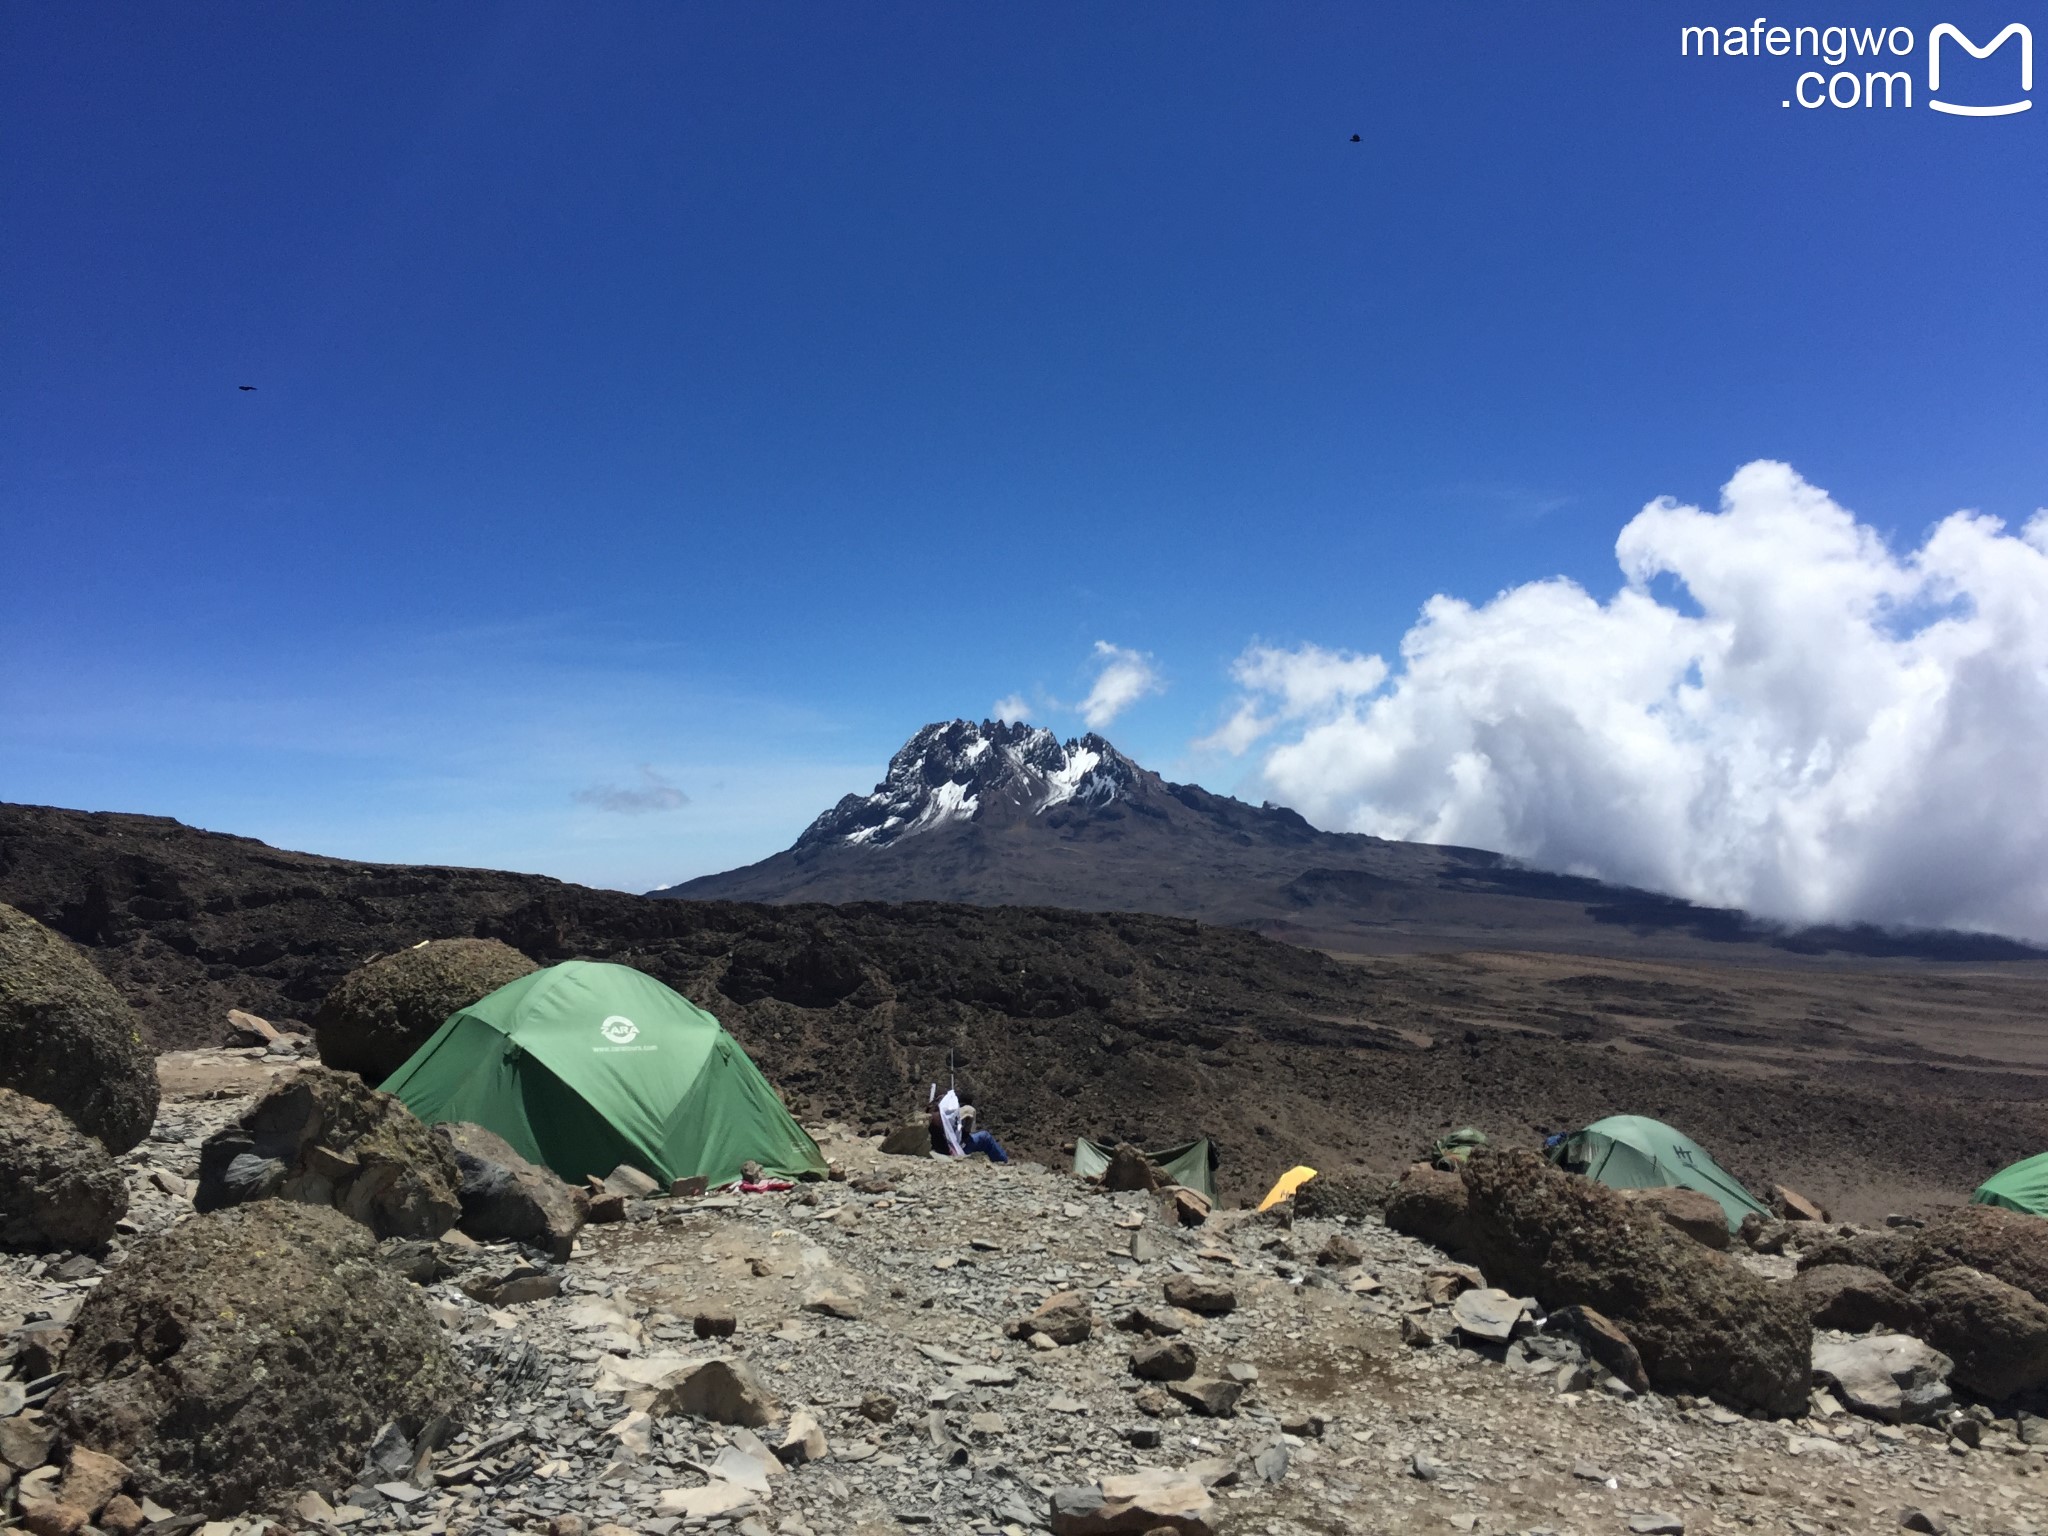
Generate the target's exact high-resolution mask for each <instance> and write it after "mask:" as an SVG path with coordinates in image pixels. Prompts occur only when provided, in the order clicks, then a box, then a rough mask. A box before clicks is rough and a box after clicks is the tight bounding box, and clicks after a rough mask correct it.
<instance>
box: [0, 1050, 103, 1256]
mask: <svg viewBox="0 0 2048 1536" xmlns="http://www.w3.org/2000/svg"><path fill="white" fill-rule="evenodd" d="M127 1214H128V1183H127V1181H126V1180H125V1179H123V1178H122V1177H121V1170H120V1169H118V1168H116V1167H115V1166H114V1160H113V1159H112V1158H110V1157H109V1156H107V1149H106V1148H105V1147H104V1146H102V1145H100V1142H99V1140H98V1138H96V1137H92V1136H88V1135H86V1134H85V1132H83V1131H81V1130H80V1129H79V1128H78V1127H77V1126H75V1125H73V1124H72V1123H71V1120H70V1118H69V1117H68V1116H66V1115H65V1114H63V1113H62V1112H61V1111H59V1110H57V1109H54V1108H52V1107H51V1106H50V1105H48V1104H44V1103H41V1102H40V1101H38V1100H36V1099H31V1098H29V1097H28V1096H27V1095H25V1094H19V1093H16V1092H15V1091H14V1090H13V1089H12V1088H0V1247H6V1248H27V1249H31V1250H33V1251H35V1252H38V1253H43V1252H48V1251H50V1250H52V1249H57V1248H76V1249H86V1248H99V1247H102V1246H104V1245H105V1244H106V1243H107V1241H108V1240H109V1239H110V1238H112V1237H113V1235H114V1223H115V1222H117V1221H119V1220H120V1219H121V1218H122V1217H123V1216H125V1215H127Z"/></svg>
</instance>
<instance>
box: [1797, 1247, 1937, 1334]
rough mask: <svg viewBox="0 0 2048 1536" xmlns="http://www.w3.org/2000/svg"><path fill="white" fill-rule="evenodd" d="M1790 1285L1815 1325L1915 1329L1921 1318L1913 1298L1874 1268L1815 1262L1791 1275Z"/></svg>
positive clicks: (1858, 1330)
mask: <svg viewBox="0 0 2048 1536" xmlns="http://www.w3.org/2000/svg"><path fill="white" fill-rule="evenodd" d="M1790 1285H1791V1288H1792V1291H1793V1294H1794V1295H1796V1296H1798V1297H1799V1299H1800V1301H1801V1302H1802V1303H1804V1305H1805V1307H1806V1309H1807V1315H1808V1316H1809V1317H1810V1318H1812V1320H1813V1326H1814V1327H1816V1328H1834V1329H1838V1330H1839V1331H1841V1332H1843V1333H1868V1332H1869V1331H1870V1330H1871V1329H1873V1328H1888V1329H1890V1330H1891V1331H1892V1332H1894V1333H1917V1332H1918V1331H1919V1330H1920V1325H1921V1323H1922V1321H1923V1319H1922V1317H1921V1313H1920V1309H1919V1307H1917V1306H1915V1305H1914V1304H1913V1298H1912V1297H1910V1296H1908V1295H1907V1294H1906V1293H1905V1292H1904V1291H1902V1290H1900V1289H1899V1288H1898V1287H1897V1286H1896V1285H1894V1284H1892V1282H1891V1281H1890V1280H1888V1279H1886V1278H1885V1277H1884V1276H1883V1275H1882V1274H1880V1273H1879V1272H1878V1271H1876V1270H1874V1269H1863V1268H1861V1267H1859V1266H1857V1265H1854V1264H1816V1265H1815V1266H1814V1267H1813V1268H1811V1269H1802V1270H1801V1271H1800V1272H1799V1273H1798V1274H1796V1275H1794V1276H1793V1277H1792V1279H1791V1281H1790Z"/></svg>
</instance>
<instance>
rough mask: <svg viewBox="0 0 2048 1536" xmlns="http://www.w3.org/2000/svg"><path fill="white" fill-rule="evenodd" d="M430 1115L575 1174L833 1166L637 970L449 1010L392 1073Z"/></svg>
mask: <svg viewBox="0 0 2048 1536" xmlns="http://www.w3.org/2000/svg"><path fill="white" fill-rule="evenodd" d="M384 1091H385V1092H386V1093H392V1094H396V1095H397V1096H398V1097H399V1098H400V1099H401V1100H403V1101H404V1103H405V1106H406V1107H407V1108H408V1109H410V1110H411V1111H412V1112H413V1113H414V1114H416V1115H418V1116H419V1117H420V1119H422V1120H425V1121H427V1122H428V1123H430V1124H431V1123H433V1122H436V1121H443V1120H467V1121H471V1122H473V1123H474V1124H477V1125H481V1126H483V1127H484V1128H485V1129H486V1130H490V1131H496V1132H497V1133H498V1134H499V1135H500V1136H502V1137H504V1138H505V1140H506V1141H508V1142H510V1143H511V1144H512V1146H513V1148H514V1149H515V1150H517V1151H518V1152H519V1153H520V1154H521V1155H522V1156H524V1157H527V1158H529V1159H531V1160H532V1161H534V1162H536V1163H541V1164H544V1165H545V1166H547V1167H549V1168H552V1169H553V1170H554V1171H555V1172H556V1173H558V1174H560V1175H561V1176H562V1177H563V1178H565V1179H568V1180H570V1181H572V1182H574V1181H580V1180H581V1179H583V1178H585V1177H587V1176H589V1175H593V1174H594V1175H597V1176H598V1177H602V1176H604V1175H605V1174H607V1173H610V1172H611V1171H612V1169H614V1168H616V1167H618V1166H619V1164H621V1163H630V1164H632V1165H633V1166H634V1167H636V1168H640V1169H644V1170H645V1171H646V1172H648V1173H650V1174H652V1175H654V1177H656V1178H658V1179H660V1180H661V1181H662V1182H663V1183H665V1184H666V1183H669V1182H672V1181H673V1180H676V1179H680V1178H687V1177H690V1176H692V1175H696V1174H702V1175H703V1176H704V1177H705V1178H706V1179H708V1180H709V1181H710V1182H711V1183H712V1184H714V1185H716V1184H723V1183H728V1182H730V1181H731V1180H733V1179H736V1178H738V1177H739V1175H740V1168H741V1165H742V1164H744V1163H746V1162H749V1161H752V1162H757V1163H759V1164H760V1165H761V1166H762V1167H763V1168H764V1169H767V1170H768V1171H770V1172H772V1173H779V1174H782V1175H784V1176H786V1177H791V1178H794V1177H796V1176H798V1175H822V1174H823V1173H824V1172H825V1159H824V1158H823V1157H822V1156H821V1155H820V1154H819V1152H818V1146H817V1143H816V1142H814V1141H812V1140H811V1138H810V1137H809V1136H807V1135H806V1134H805V1133H804V1130H803V1127H802V1126H800V1125H798V1124H797V1123H796V1121H795V1120H793V1119H791V1118H790V1114H789V1111H788V1110H786V1109H784V1108H783V1107H782V1101H781V1100H780V1099H778V1098H777V1097H776V1096H775V1090H774V1089H773V1088H771V1087H769V1086H768V1080H767V1079H766V1078H765V1077H763V1076H762V1075H761V1071H760V1068H758V1067H756V1066H755V1065H754V1063H753V1062H752V1060H751V1059H749V1058H748V1056H747V1053H746V1052H745V1051H743V1050H741V1049H740V1046H739V1043H738V1042H737V1041H736V1040H734V1039H733V1037H732V1036H731V1035H729V1034H727V1033H726V1032H725V1029H724V1026H722V1025H721V1024H720V1023H719V1022H718V1020H716V1019H714V1018H713V1017H712V1016H711V1015H710V1014H708V1013H706V1012H705V1011H704V1010H703V1009H701V1008H699V1007H697V1006H696V1005H695V1004H694V1003H692V1002H690V1001H689V1000H688V999H687V998H684V997H682V996H681V995H680V994H678V993H676V992H673V991H671V990H669V988H667V987H665V986H663V985H662V984H661V983H660V982H658V981H656V980H655V979H654V978H653V977H652V976H647V975H643V974H642V973H641V972H639V971H636V970H634V969H633V968H632V967H631V966H626V965H610V964H605V963H602V962H598V961H591V960H570V961H567V962H565V963H564V964H561V965H555V966H549V967H548V968H547V969H546V970H541V971H535V972H533V973H532V974H530V975H527V976H522V977H520V978H519V979H518V980H517V981H514V982H510V983H508V984H507V985H505V986H502V987H500V988H498V990H497V991H495V992H493V993H491V994H490V996H488V997H485V998H483V999H481V1000H479V1001H477V1002H474V1003H471V1004H470V1005H469V1006H468V1007H467V1008H463V1009H460V1010H458V1011H457V1012H455V1013H453V1014H451V1015H450V1016H449V1018H448V1021H447V1022H446V1023H444V1024H443V1025H442V1026H441V1027H440V1028H439V1029H438V1030H436V1031H435V1032H434V1034H433V1035H432V1036H431V1037H430V1038H429V1039H428V1040H427V1042H426V1044H424V1045H422V1046H421V1047H420V1048H419V1049H418V1050H417V1051H415V1052H414V1053H413V1055H412V1058H411V1059H410V1060H409V1061H407V1062H406V1063H405V1065H404V1066H402V1067H400V1068H399V1069H398V1070H397V1071H396V1072H394V1073H392V1074H391V1076H390V1077H389V1078H388V1079H386V1081H385V1083H384Z"/></svg>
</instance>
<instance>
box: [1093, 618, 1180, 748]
mask: <svg viewBox="0 0 2048 1536" xmlns="http://www.w3.org/2000/svg"><path fill="white" fill-rule="evenodd" d="M1095 660H1096V663H1097V665H1098V666H1099V668H1100V670H1099V671H1097V672H1096V674H1095V684H1094V686H1093V687H1091V688H1090V689H1089V690H1088V697H1086V698H1085V699H1083V700H1082V701H1081V703H1080V706H1079V707H1080V711H1081V718H1082V719H1083V720H1085V721H1087V723H1088V728H1089V729H1090V730H1095V731H1099V730H1101V729H1102V728H1103V727H1104V726H1106V725H1108V724H1109V723H1110V722H1111V721H1112V720H1114V719H1116V717H1117V716H1118V715H1120V714H1122V713H1123V712H1124V711H1125V710H1127V709H1129V708H1130V707H1131V706H1132V705H1133V704H1135V703H1137V702H1138V700H1140V699H1142V698H1144V697H1145V696H1146V695H1147V694H1150V693H1163V692H1165V691H1166V684H1165V681H1164V680H1163V679H1162V678H1161V677H1160V675H1159V669H1158V668H1157V667H1156V666H1154V665H1153V663H1152V658H1151V657H1150V656H1148V655H1146V654H1145V653H1144V652H1143V651H1132V650H1126V649H1125V648H1124V647H1123V646H1120V645H1111V644H1110V643H1109V642H1108V641H1107V640H1098V641H1096V642H1095Z"/></svg>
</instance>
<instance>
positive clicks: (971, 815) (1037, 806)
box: [796, 720, 1148, 848]
mask: <svg viewBox="0 0 2048 1536" xmlns="http://www.w3.org/2000/svg"><path fill="white" fill-rule="evenodd" d="M1146 777H1148V775H1146V774H1145V772H1144V770H1143V769H1141V768H1139V767H1138V765H1137V764H1136V763H1134V762H1132V761H1131V760H1130V759H1129V758H1127V757H1125V756H1124V755H1123V753H1121V752H1119V751H1117V749H1116V748H1115V747H1113V746H1111V745H1110V744H1109V743H1108V742H1107V741H1104V740H1103V739H1102V738H1101V737H1100V736H1098V735H1096V734H1095V733H1094V732H1092V731H1091V732H1089V733H1088V734H1087V735H1085V736H1079V737H1075V738H1073V739H1071V740H1068V741H1061V740H1060V739H1059V738H1058V737H1057V736H1056V735H1054V734H1053V733H1052V732H1051V731H1049V730H1047V729H1045V728H1044V727H1043V726H1033V725H1026V724H1023V723H1022V722H1018V723H1014V724H1013V723H1011V722H1009V721H1004V720H983V721H980V722H978V723H977V722H976V721H973V720H940V721H935V722H933V723H932V724H930V725H927V726H925V727H924V728H923V729H922V730H920V731H918V732H917V733H916V734H915V735H914V736H912V737H911V738H910V740H908V741H906V742H905V743H904V744H903V745H902V747H901V748H899V749H898V751H897V753H896V755H895V756H894V757H892V758H890V759H889V771H888V773H887V775H886V776H885V777H884V778H883V780H882V782H881V783H879V784H877V785H876V786H875V788H874V790H873V792H872V793H870V794H866V795H848V796H846V797H845V798H844V799H842V800H841V801H840V802H839V803H838V804H837V805H835V806H833V807H832V809H831V810H829V811H827V812H825V814H824V815H822V816H820V817H819V818H818V819H817V820H816V821H814V822H812V823H811V824H810V826H808V827H807V828H805V829H804V833H803V835H802V836H801V837H799V838H798V839H797V840H796V846H797V847H798V848H810V847H818V846H821V845H827V844H834V843H843V844H849V845H852V846H855V847H870V848H879V847H886V846H888V845H889V844H891V843H896V842H900V841H902V840H903V839H904V838H906V837H915V836H917V835H918V834H920V833H924V832H930V831H934V830H936V829H937V828H939V827H943V826H947V825H950V824H952V823H954V822H962V821H988V820H995V819H1004V820H1008V819H1014V818H1017V817H1027V816H1040V815H1043V814H1044V813H1045V812H1047V811H1049V810H1052V809H1054V808H1055V807H1057V806H1062V805H1079V806H1098V805H1106V804H1108V803H1109V802H1110V801H1112V800H1117V799H1122V798H1126V797H1128V796H1129V795H1130V794H1131V793H1132V792H1133V791H1135V790H1136V789H1137V788H1138V787H1139V785H1140V783H1141V782H1142V780H1143V779H1144V778H1146Z"/></svg>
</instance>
